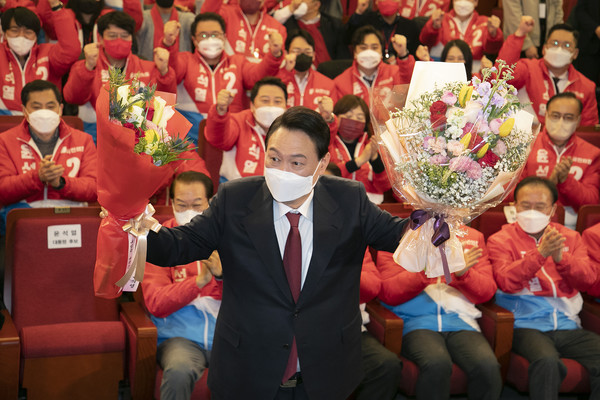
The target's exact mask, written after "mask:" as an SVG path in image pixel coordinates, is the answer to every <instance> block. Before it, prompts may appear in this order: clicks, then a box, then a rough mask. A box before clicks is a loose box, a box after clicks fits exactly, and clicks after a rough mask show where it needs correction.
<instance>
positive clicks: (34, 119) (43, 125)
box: [27, 109, 60, 134]
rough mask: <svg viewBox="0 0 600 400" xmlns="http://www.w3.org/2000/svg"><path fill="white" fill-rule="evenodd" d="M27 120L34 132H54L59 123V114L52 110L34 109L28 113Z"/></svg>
mask: <svg viewBox="0 0 600 400" xmlns="http://www.w3.org/2000/svg"><path fill="white" fill-rule="evenodd" d="M27 121H28V122H29V125H31V127H32V128H33V130H34V131H35V132H39V133H41V134H49V133H52V132H54V131H55V130H56V128H57V127H58V124H60V115H58V114H57V113H56V112H54V111H52V110H46V109H42V110H36V111H34V112H32V113H29V116H28V117H27Z"/></svg>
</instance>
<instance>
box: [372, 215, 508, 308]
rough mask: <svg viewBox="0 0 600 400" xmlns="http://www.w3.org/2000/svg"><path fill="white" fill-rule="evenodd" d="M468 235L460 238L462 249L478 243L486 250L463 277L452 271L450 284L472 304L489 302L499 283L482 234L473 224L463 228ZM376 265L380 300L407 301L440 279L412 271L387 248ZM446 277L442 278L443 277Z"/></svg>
mask: <svg viewBox="0 0 600 400" xmlns="http://www.w3.org/2000/svg"><path fill="white" fill-rule="evenodd" d="M460 229H461V230H466V235H465V236H463V237H460V236H459V237H458V239H459V240H460V242H461V244H462V245H463V249H465V250H466V249H471V248H473V247H475V246H478V247H479V248H481V249H482V250H483V254H482V255H481V257H480V258H479V261H478V262H477V264H475V265H474V266H473V267H471V268H470V269H469V270H468V271H467V272H465V273H464V274H463V275H462V276H460V277H459V276H456V275H455V274H454V273H453V274H452V282H450V286H451V287H453V288H455V289H457V290H459V291H460V292H461V293H462V294H463V295H465V297H467V299H468V300H469V301H470V302H472V303H473V304H479V303H483V302H486V301H488V300H489V299H491V298H492V296H494V293H496V283H495V282H494V278H493V276H492V265H491V264H490V261H489V259H488V251H487V248H486V246H485V240H484V238H483V234H482V233H481V232H479V231H477V230H475V229H472V228H470V227H466V226H464V227H462V228H460ZM377 268H379V271H380V272H381V279H382V283H381V292H380V293H379V298H380V299H381V301H383V302H385V303H387V304H390V305H397V304H402V303H406V302H407V301H409V300H411V299H412V298H414V297H415V296H417V295H419V294H420V293H421V292H422V291H423V290H424V289H425V288H426V287H427V286H429V285H432V284H436V283H438V280H439V278H427V276H426V275H425V272H424V271H422V272H419V273H415V272H409V271H407V270H405V269H404V268H402V267H401V266H399V265H398V264H396V262H395V261H394V259H393V254H392V253H388V252H385V251H380V252H379V253H377ZM442 279H443V278H442Z"/></svg>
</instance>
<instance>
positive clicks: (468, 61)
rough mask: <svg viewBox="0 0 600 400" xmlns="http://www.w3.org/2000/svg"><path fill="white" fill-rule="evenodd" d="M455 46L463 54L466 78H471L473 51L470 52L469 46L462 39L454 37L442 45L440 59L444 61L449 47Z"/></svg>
mask: <svg viewBox="0 0 600 400" xmlns="http://www.w3.org/2000/svg"><path fill="white" fill-rule="evenodd" d="M453 47H457V48H458V49H459V50H460V52H461V53H462V55H463V58H464V59H465V69H466V70H467V80H469V81H470V80H471V76H472V72H471V71H472V70H473V53H472V52H471V46H469V44H468V43H467V42H465V41H464V40H460V39H455V40H451V41H449V42H448V43H446V45H445V46H444V50H442V57H441V60H442V61H444V62H445V61H446V58H447V57H448V52H449V51H450V49H451V48H453Z"/></svg>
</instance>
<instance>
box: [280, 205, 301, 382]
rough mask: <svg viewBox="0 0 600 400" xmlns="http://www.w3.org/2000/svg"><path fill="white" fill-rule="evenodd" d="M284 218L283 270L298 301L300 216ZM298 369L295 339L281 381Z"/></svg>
mask: <svg viewBox="0 0 600 400" xmlns="http://www.w3.org/2000/svg"><path fill="white" fill-rule="evenodd" d="M286 217H287V218H288V220H289V221H290V233H288V237H287V241H286V242H285V250H284V252H283V268H284V269H285V275H286V276H287V280H288V284H289V285H290V291H291V292H292V297H294V301H295V302H297V301H298V296H300V286H301V280H302V241H301V240H300V231H299V230H298V222H299V220H300V214H294V213H291V212H288V213H287V214H286ZM297 369H298V349H297V348H296V337H294V338H293V340H292V348H291V351H290V358H289V359H288V362H287V365H286V367H285V373H284V374H283V381H282V382H285V381H287V380H288V379H289V378H291V377H292V376H293V375H294V374H295V373H296V371H297Z"/></svg>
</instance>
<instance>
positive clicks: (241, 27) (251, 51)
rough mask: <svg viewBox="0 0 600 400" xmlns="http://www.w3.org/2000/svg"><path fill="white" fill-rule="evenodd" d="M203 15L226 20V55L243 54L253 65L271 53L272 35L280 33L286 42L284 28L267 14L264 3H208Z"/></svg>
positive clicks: (244, 0)
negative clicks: (216, 16)
mask: <svg viewBox="0 0 600 400" xmlns="http://www.w3.org/2000/svg"><path fill="white" fill-rule="evenodd" d="M201 12H203V13H205V12H214V13H217V14H219V15H221V16H222V17H223V19H224V20H225V24H226V25H227V34H226V35H225V36H226V38H227V42H226V47H225V52H226V53H227V54H234V53H235V54H242V55H244V56H246V57H247V58H248V59H249V60H250V61H252V62H258V61H260V60H261V59H262V58H263V57H265V56H266V55H267V54H269V53H270V52H271V50H270V43H269V41H270V38H271V33H274V32H278V33H279V34H280V35H281V37H282V38H283V40H285V38H286V30H285V27H284V26H283V25H281V24H280V23H279V22H277V21H276V20H275V18H273V17H271V16H270V15H269V14H267V11H266V9H265V7H264V0H239V1H234V2H229V3H225V2H223V0H206V1H204V3H203V4H202V8H201Z"/></svg>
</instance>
